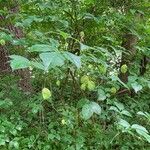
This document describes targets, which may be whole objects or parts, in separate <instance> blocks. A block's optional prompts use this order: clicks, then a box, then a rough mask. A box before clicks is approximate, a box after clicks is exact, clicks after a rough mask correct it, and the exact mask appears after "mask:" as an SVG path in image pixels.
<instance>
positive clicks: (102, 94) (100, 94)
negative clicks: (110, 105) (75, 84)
mask: <svg viewBox="0 0 150 150" xmlns="http://www.w3.org/2000/svg"><path fill="white" fill-rule="evenodd" d="M106 98H107V97H106V93H105V92H104V90H102V89H98V100H100V101H103V100H105V99H106Z"/></svg>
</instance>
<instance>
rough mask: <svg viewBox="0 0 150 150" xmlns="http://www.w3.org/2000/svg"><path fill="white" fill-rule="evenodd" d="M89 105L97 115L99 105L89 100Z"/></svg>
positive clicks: (99, 109)
mask: <svg viewBox="0 0 150 150" xmlns="http://www.w3.org/2000/svg"><path fill="white" fill-rule="evenodd" d="M90 107H91V109H92V111H93V112H94V113H96V114H98V115H100V114H101V107H100V106H99V105H98V104H97V103H95V102H91V103H90Z"/></svg>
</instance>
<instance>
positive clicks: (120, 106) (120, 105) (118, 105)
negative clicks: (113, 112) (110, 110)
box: [114, 102, 124, 110]
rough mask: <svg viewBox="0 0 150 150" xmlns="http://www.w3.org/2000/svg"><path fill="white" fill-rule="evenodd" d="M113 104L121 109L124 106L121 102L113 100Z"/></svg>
mask: <svg viewBox="0 0 150 150" xmlns="http://www.w3.org/2000/svg"><path fill="white" fill-rule="evenodd" d="M114 104H115V105H116V106H117V108H118V109H119V110H123V109H124V106H123V104H122V103H118V102H114Z"/></svg>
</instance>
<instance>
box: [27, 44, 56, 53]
mask: <svg viewBox="0 0 150 150" xmlns="http://www.w3.org/2000/svg"><path fill="white" fill-rule="evenodd" d="M28 50H29V51H30V52H51V51H55V50H56V47H54V46H50V45H47V44H35V45H32V46H31V47H30V48H29V49H28Z"/></svg>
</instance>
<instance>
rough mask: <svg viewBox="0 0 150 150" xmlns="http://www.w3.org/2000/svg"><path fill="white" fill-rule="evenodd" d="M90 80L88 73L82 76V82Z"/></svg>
mask: <svg viewBox="0 0 150 150" xmlns="http://www.w3.org/2000/svg"><path fill="white" fill-rule="evenodd" d="M88 81H89V77H88V76H87V75H84V76H82V77H81V83H87V82H88Z"/></svg>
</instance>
